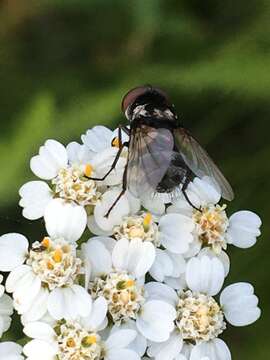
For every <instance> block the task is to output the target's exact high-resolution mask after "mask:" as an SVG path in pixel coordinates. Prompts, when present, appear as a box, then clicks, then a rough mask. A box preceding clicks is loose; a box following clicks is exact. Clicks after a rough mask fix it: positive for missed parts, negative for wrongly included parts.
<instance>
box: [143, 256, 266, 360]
mask: <svg viewBox="0 0 270 360" xmlns="http://www.w3.org/2000/svg"><path fill="white" fill-rule="evenodd" d="M196 260H197V259H196ZM212 261H214V262H215V263H216V261H217V259H212ZM213 264H214V263H213ZM204 265H206V264H204ZM197 266H198V264H197ZM212 266H214V265H212ZM201 267H202V266H201ZM214 267H215V269H214V268H212V270H210V272H212V274H206V273H205V274H204V275H203V276H200V275H199V271H197V274H194V277H197V279H198V281H199V278H200V279H201V281H202V282H203V284H202V285H200V284H199V282H198V281H194V282H193V283H189V282H188V285H189V289H187V290H182V291H180V292H178V293H176V292H175V291H174V290H173V289H172V288H170V287H168V286H167V285H165V284H160V283H148V284H147V285H145V288H146V291H147V292H148V294H149V296H150V297H151V298H153V299H157V300H162V301H167V302H168V303H169V304H171V305H172V306H174V307H175V309H176V312H177V316H176V319H175V322H174V324H175V329H174V331H173V332H172V333H171V334H170V338H169V339H168V340H167V341H166V342H163V343H156V342H150V345H149V349H148V355H149V356H151V357H154V358H155V359H156V360H161V359H162V360H163V359H166V360H174V359H178V357H179V359H182V356H184V355H183V348H182V347H183V344H189V343H190V342H191V343H192V344H194V346H193V347H192V349H190V359H194V360H201V359H202V358H204V357H206V358H207V359H208V358H209V359H210V360H230V359H231V355H230V351H229V349H228V347H227V345H226V344H225V343H224V342H223V341H222V340H220V339H218V338H217V337H218V336H219V335H220V334H221V333H222V332H223V331H224V329H225V328H226V323H225V319H226V320H227V321H228V322H229V323H231V324H232V325H234V326H245V325H249V324H251V323H253V322H254V321H256V320H257V319H258V318H259V317H260V309H259V308H258V307H257V304H258V299H257V297H256V296H255V295H254V290H253V287H252V286H251V285H250V284H247V283H237V284H233V285H230V286H228V287H226V288H225V289H224V290H223V291H222V292H221V295H220V304H219V303H218V302H217V301H216V300H215V299H214V298H213V296H214V295H216V293H217V292H218V289H219V288H220V285H218V286H217V283H218V282H219V283H222V282H223V280H222V281H221V280H219V281H218V279H217V278H218V277H217V278H216V279H214V278H215V270H217V269H218V267H217V266H214ZM219 267H220V269H223V267H222V265H220V266H219ZM207 281H208V283H207ZM198 288H201V289H198ZM187 358H188V359H189V357H187ZM183 359H185V357H183Z"/></svg>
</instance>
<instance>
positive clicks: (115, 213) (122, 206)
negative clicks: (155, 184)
mask: <svg viewBox="0 0 270 360" xmlns="http://www.w3.org/2000/svg"><path fill="white" fill-rule="evenodd" d="M120 192H121V191H120V190H116V189H113V190H108V191H106V192H105V193H104V194H103V196H102V199H101V201H99V202H98V203H97V205H96V206H95V209H94V216H95V221H96V223H97V225H98V226H99V227H100V228H101V229H102V230H104V231H111V230H112V228H113V227H114V226H115V225H118V224H120V223H121V221H122V217H123V216H125V215H128V213H129V211H130V208H129V202H128V198H127V196H125V194H124V195H123V196H121V198H120V199H119V200H118V201H117V203H116V204H115V206H114V207H113V209H112V211H111V213H110V215H109V217H105V215H106V214H107V212H108V210H109V209H110V208H111V206H112V205H113V203H114V202H115V201H116V200H117V198H118V196H119V195H120Z"/></svg>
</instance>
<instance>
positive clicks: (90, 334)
mask: <svg viewBox="0 0 270 360" xmlns="http://www.w3.org/2000/svg"><path fill="white" fill-rule="evenodd" d="M117 134H118V131H117V130H115V131H111V130H109V129H107V128H105V127H103V126H96V127H94V128H92V129H90V130H88V131H87V132H86V134H85V135H82V144H79V143H75V142H72V143H70V144H69V145H68V146H67V147H65V146H63V145H62V144H61V143H59V142H57V141H55V140H47V141H46V142H45V144H44V145H43V146H41V147H40V149H39V154H38V155H36V156H34V157H33V158H32V159H31V161H30V167H31V170H32V172H33V173H34V174H35V175H36V176H37V177H39V178H40V179H41V180H34V181H30V182H28V183H26V184H24V185H23V186H22V187H21V188H20V190H19V194H20V196H21V200H20V203H19V204H20V206H21V207H22V208H23V211H22V213H23V216H24V217H25V218H27V219H31V220H34V219H39V218H43V219H44V223H45V229H44V233H43V234H41V236H40V238H39V239H29V240H28V239H27V238H26V237H25V236H24V235H22V234H18V233H9V234H4V235H2V236H1V237H0V270H1V271H3V272H6V273H7V277H6V280H5V285H0V336H2V333H3V332H5V331H7V330H8V328H9V326H10V323H11V315H12V313H13V311H14V310H15V311H16V312H17V314H18V315H19V316H20V319H21V324H22V326H23V332H24V341H23V346H20V345H18V344H16V343H15V342H2V343H0V358H5V359H9V356H10V359H11V358H12V359H14V360H22V359H28V360H34V359H37V358H38V359H42V360H126V359H129V360H138V359H149V358H150V359H154V360H201V359H205V360H206V359H208V360H230V359H231V354H230V350H229V348H228V346H227V345H226V343H225V342H224V341H223V340H221V339H220V336H221V335H222V333H223V332H224V331H225V330H226V327H227V324H228V323H229V324H231V325H233V326H244V325H249V324H251V323H253V322H255V321H256V320H257V319H258V318H259V317H260V309H259V308H258V298H257V297H256V295H254V289H253V287H252V285H250V284H249V283H245V282H239V283H235V284H232V285H229V286H227V287H225V288H223V290H222V287H223V283H224V280H225V278H226V277H227V275H228V273H229V269H230V260H229V256H228V254H227V250H228V247H229V245H234V246H237V247H239V248H248V247H251V246H253V245H254V244H255V243H256V239H257V237H258V236H259V235H260V226H261V220H260V218H259V217H258V216H257V215H256V214H255V213H253V212H251V211H246V210H242V211H238V212H236V213H234V214H232V215H231V216H228V213H227V207H226V205H225V204H223V203H222V201H221V194H220V190H219V189H218V188H217V186H216V184H215V183H214V182H213V181H212V179H211V178H208V177H204V178H202V179H200V178H194V180H193V181H192V182H191V183H190V184H189V186H188V188H187V195H188V198H189V199H190V200H191V202H192V204H194V207H192V206H191V205H190V203H189V202H187V200H186V198H185V197H184V196H182V195H181V193H180V192H179V196H178V197H177V198H176V199H174V198H173V197H172V196H170V194H145V196H144V198H143V199H138V198H135V197H134V196H133V195H132V194H131V193H130V192H129V191H128V190H127V191H126V192H125V194H124V195H123V196H122V197H121V198H120V199H119V201H118V202H116V204H115V206H114V207H113V209H112V211H111V212H110V213H109V216H106V214H107V213H108V210H109V209H110V208H111V206H112V204H114V202H115V199H116V198H117V197H118V196H119V194H120V192H121V190H122V179H123V172H124V168H125V165H126V162H127V155H128V152H127V150H124V151H122V153H121V156H120V158H119V161H118V162H117V165H116V166H115V168H114V169H113V170H112V171H111V172H110V173H109V175H108V176H105V175H106V174H107V173H108V172H109V171H110V169H111V164H112V163H113V161H114V159H115V157H116V154H117V152H118V148H119V146H121V140H120V139H119V138H118V137H117V136H118V135H117ZM125 140H127V139H125ZM122 141H123V140H122ZM89 230H90V231H89ZM90 232H91V233H92V235H91V236H90ZM0 280H1V282H2V281H3V277H2V276H1V278H0ZM5 292H6V293H7V294H6V293H5ZM219 293H220V295H219V296H218V294H219Z"/></svg>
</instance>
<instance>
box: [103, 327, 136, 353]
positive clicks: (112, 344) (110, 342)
mask: <svg viewBox="0 0 270 360" xmlns="http://www.w3.org/2000/svg"><path fill="white" fill-rule="evenodd" d="M136 336H137V332H136V331H135V330H131V329H123V330H118V331H115V332H113V333H112V334H111V335H110V336H109V337H108V339H107V340H106V348H107V349H109V350H111V349H123V348H125V347H127V346H128V345H129V344H130V343H132V342H133V341H134V339H135V338H136Z"/></svg>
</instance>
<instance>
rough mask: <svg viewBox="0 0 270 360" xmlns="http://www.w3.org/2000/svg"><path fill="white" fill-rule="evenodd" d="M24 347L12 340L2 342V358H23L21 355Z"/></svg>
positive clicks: (0, 348)
mask: <svg viewBox="0 0 270 360" xmlns="http://www.w3.org/2000/svg"><path fill="white" fill-rule="evenodd" d="M21 353H22V347H21V346H20V345H19V344H16V343H15V342H12V341H5V342H2V343H0V359H3V360H23V359H24V358H23V356H21Z"/></svg>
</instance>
